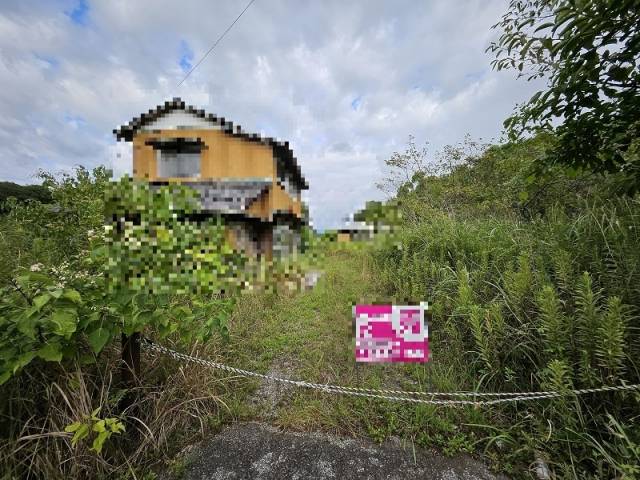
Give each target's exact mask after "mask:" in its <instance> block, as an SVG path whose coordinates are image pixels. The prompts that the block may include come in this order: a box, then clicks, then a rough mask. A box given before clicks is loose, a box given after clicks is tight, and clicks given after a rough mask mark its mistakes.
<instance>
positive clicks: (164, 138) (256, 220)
mask: <svg viewBox="0 0 640 480" xmlns="http://www.w3.org/2000/svg"><path fill="white" fill-rule="evenodd" d="M113 133H114V134H115V135H116V137H117V138H118V140H124V141H129V142H132V143H133V176H134V178H137V179H146V180H148V181H149V182H150V183H151V184H166V183H172V182H178V183H182V184H185V185H189V186H191V187H193V188H195V189H197V190H198V191H199V193H200V207H201V209H202V211H201V213H202V214H205V215H206V214H211V215H221V216H222V217H223V218H224V222H225V226H226V230H225V231H226V237H227V239H228V240H229V242H230V243H231V244H232V245H234V246H235V247H236V248H238V249H241V250H243V251H244V252H245V253H247V254H249V255H262V256H265V257H266V258H272V257H285V256H288V255H289V254H291V253H292V252H294V251H297V250H298V249H299V245H300V228H301V226H302V224H303V222H304V219H303V214H302V201H301V196H300V194H301V191H302V190H305V189H307V188H308V184H307V182H306V180H305V179H304V177H303V176H302V173H301V171H300V167H299V166H298V164H297V162H296V158H295V157H294V156H293V152H292V151H291V149H290V148H289V142H280V141H277V140H274V139H272V138H264V137H262V136H260V135H257V134H250V133H246V132H244V131H243V130H242V129H241V128H240V126H238V125H233V123H232V122H230V121H228V120H226V119H225V118H221V117H217V116H216V115H212V114H207V113H205V112H204V110H198V109H196V108H194V107H192V106H189V105H185V103H184V102H183V101H182V100H181V99H179V98H174V99H173V101H167V102H165V104H164V105H159V106H158V107H157V108H156V109H154V110H149V112H148V113H143V114H142V115H140V116H139V117H136V118H134V119H133V120H131V121H130V122H129V123H128V124H126V125H123V126H121V127H120V128H118V129H115V130H114V131H113Z"/></svg>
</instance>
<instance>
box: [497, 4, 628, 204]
mask: <svg viewBox="0 0 640 480" xmlns="http://www.w3.org/2000/svg"><path fill="white" fill-rule="evenodd" d="M639 25H640V2H639V1H638V0H525V1H522V0H512V1H511V2H510V4H509V8H508V11H507V13H505V14H504V16H503V17H502V19H501V21H500V22H498V23H497V24H496V25H494V28H497V29H499V30H500V31H501V32H502V33H501V35H500V37H499V39H498V40H497V41H496V42H493V43H491V45H490V46H489V48H488V49H487V50H488V51H490V52H492V53H494V54H495V59H494V60H493V62H492V65H493V67H494V68H495V69H497V70H502V69H508V68H515V69H517V70H518V71H519V72H520V74H519V75H520V76H526V77H527V78H528V79H534V78H538V77H544V78H547V79H548V87H547V89H546V90H544V91H539V92H537V93H536V94H535V95H533V97H531V99H529V101H528V102H526V103H525V104H524V105H522V106H521V107H520V109H519V110H518V111H517V112H516V113H515V114H514V115H512V116H511V117H509V118H508V119H507V120H506V121H505V126H506V127H507V129H508V130H509V132H510V134H511V135H512V138H517V137H519V136H521V135H522V134H523V133H524V132H527V131H539V130H541V129H542V130H551V129H553V127H554V125H558V126H557V128H556V129H555V132H556V135H557V143H556V144H555V145H553V147H552V148H550V149H549V151H548V153H547V155H545V156H544V157H542V158H541V159H540V160H541V162H540V163H539V166H540V167H542V165H552V164H563V165H569V166H570V167H571V168H574V169H576V168H578V169H581V168H586V169H589V170H591V171H595V172H608V173H621V175H620V176H621V177H622V178H623V183H622V186H623V187H624V189H625V190H626V191H629V192H634V191H637V190H638V189H639V188H640V157H639V156H638V137H639V134H640V68H639V64H638V61H639V58H640V27H639ZM540 170H541V171H542V170H543V169H542V168H540Z"/></svg>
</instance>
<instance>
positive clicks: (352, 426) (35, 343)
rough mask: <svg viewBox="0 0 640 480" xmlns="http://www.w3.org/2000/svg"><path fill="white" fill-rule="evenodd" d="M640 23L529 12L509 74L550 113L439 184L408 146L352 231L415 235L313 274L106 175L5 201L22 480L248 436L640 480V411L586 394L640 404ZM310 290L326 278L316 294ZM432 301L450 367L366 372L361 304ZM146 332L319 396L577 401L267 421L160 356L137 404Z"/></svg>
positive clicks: (213, 381)
mask: <svg viewBox="0 0 640 480" xmlns="http://www.w3.org/2000/svg"><path fill="white" fill-rule="evenodd" d="M639 11H640V8H639V6H638V4H637V2H636V1H633V0H631V1H613V0H611V1H598V2H596V1H589V0H586V1H573V0H554V1H550V0H531V1H525V2H521V1H515V0H514V1H513V2H511V9H510V11H509V13H507V14H506V15H505V16H504V17H503V19H502V21H501V22H499V23H498V24H497V27H498V28H500V29H501V30H502V32H503V33H502V36H501V37H500V38H499V39H498V41H497V42H496V43H495V44H492V46H491V47H490V48H489V49H490V50H491V51H493V52H494V53H495V54H496V57H497V58H496V61H495V62H494V66H495V68H497V69H503V68H511V67H514V68H517V69H518V70H519V71H521V72H523V73H526V72H525V67H527V68H531V69H532V71H531V72H529V75H530V76H531V77H537V76H548V77H549V80H550V84H549V90H547V91H545V92H539V93H538V94H536V95H535V96H534V97H533V98H532V99H531V100H530V101H529V102H528V103H527V104H526V105H524V106H523V107H522V108H521V109H520V110H519V111H518V112H517V113H516V114H515V115H514V116H512V117H511V118H510V119H509V120H508V121H507V123H506V126H507V128H508V129H509V131H510V133H511V134H512V141H511V142H510V143H507V144H503V145H484V144H481V143H478V142H474V141H472V140H471V139H470V138H467V139H465V141H464V142H463V143H461V144H459V145H454V146H449V147H446V148H444V149H443V150H442V151H441V152H440V153H439V154H437V155H436V157H435V158H434V159H431V158H429V157H428V152H427V151H426V150H425V149H419V148H417V147H416V145H415V143H414V142H413V139H410V141H409V145H408V148H407V150H406V151H405V152H399V153H395V154H394V155H392V156H391V157H390V158H389V159H388V161H387V166H388V167H389V175H388V176H387V177H386V178H385V179H383V180H382V181H381V184H380V187H381V188H382V189H383V190H385V191H386V192H387V193H388V194H389V195H390V196H391V199H390V200H389V201H387V202H369V203H368V204H367V205H366V207H365V209H364V210H362V211H361V212H358V213H357V214H356V215H355V219H356V220H363V221H368V222H372V223H378V224H379V223H383V224H387V225H393V226H394V227H395V230H394V231H393V233H391V234H389V235H381V236H379V237H378V238H377V239H376V240H375V241H374V242H363V243H362V244H358V243H357V242H356V243H353V244H347V245H342V246H340V245H336V242H335V241H336V232H325V233H324V234H322V235H318V234H316V233H315V232H314V231H313V230H311V229H305V230H304V232H303V246H304V250H305V254H304V256H302V257H299V258H295V259H294V261H293V262H291V261H288V262H278V263H275V264H269V265H265V264H263V263H257V262H254V261H251V260H250V259H248V258H245V257H244V256H242V255H239V254H237V253H233V252H232V251H231V249H230V248H229V247H228V246H227V245H226V244H225V241H224V235H223V230H222V228H223V226H222V224H221V223H220V222H219V221H214V220H206V221H202V220H201V219H198V216H197V215H194V199H195V197H194V195H195V193H194V192H193V191H191V190H189V189H187V188H184V187H177V186H164V187H160V188H151V187H149V185H147V184H145V183H138V182H134V181H132V180H131V179H129V178H123V179H121V180H120V181H119V182H116V183H111V182H110V175H109V172H107V171H106V170H105V169H104V168H97V169H95V170H94V171H93V172H89V171H87V170H85V169H83V168H78V169H77V170H76V172H75V173H74V174H73V175H63V176H62V177H60V178H57V177H54V176H52V175H50V174H47V173H44V172H43V173H41V174H40V177H41V179H42V180H43V188H44V189H46V192H47V194H44V193H43V191H42V190H41V189H36V190H35V193H34V192H33V191H31V193H28V194H23V193H21V192H24V191H25V190H24V189H17V190H16V189H15V188H14V187H13V186H11V185H7V184H3V185H2V186H1V187H2V188H1V189H0V190H2V192H9V193H10V194H11V195H12V196H13V197H17V198H6V199H5V196H2V197H0V199H2V200H3V203H2V211H1V212H0V213H1V215H0V385H1V386H0V388H2V395H0V470H1V471H2V472H3V474H4V475H5V477H6V478H14V477H16V478H18V477H29V478H114V476H119V477H122V478H154V477H155V474H154V473H153V471H151V470H153V468H154V467H158V470H159V469H165V470H166V469H167V467H166V466H167V464H168V465H169V469H170V470H173V471H174V473H176V474H180V473H181V472H184V470H185V468H186V463H185V460H183V459H181V457H180V456H177V457H176V455H175V454H176V453H177V452H178V451H179V450H180V449H181V447H182V446H184V445H186V444H189V443H191V442H193V441H195V440H196V439H198V438H202V436H203V435H205V434H206V433H207V432H214V431H216V430H218V429H219V428H221V427H222V426H223V425H224V424H225V423H227V422H231V421H236V420H239V419H251V418H262V419H265V420H268V421H271V422H274V423H276V424H278V425H281V426H284V427H287V428H290V429H298V430H315V429H322V430H328V431H331V432H336V433H341V434H346V435H365V436H369V437H371V438H374V439H375V440H378V441H382V440H384V439H385V438H388V437H390V436H399V437H401V438H402V439H403V440H406V441H407V442H410V443H412V444H415V445H419V446H427V447H436V448H439V449H440V450H441V451H442V452H443V453H444V454H447V455H452V454H456V453H459V452H471V453H484V454H485V455H486V456H487V457H488V458H489V459H491V460H492V466H493V467H494V468H495V469H496V470H500V471H505V472H508V473H510V474H512V475H513V476H514V477H518V478H519V477H527V476H530V466H531V465H534V464H535V463H536V462H538V461H544V462H546V463H547V464H548V465H549V466H550V468H551V469H552V471H553V473H554V475H555V478H567V479H570V478H581V479H582V478H594V479H595V478H597V479H600V478H625V479H626V478H629V479H631V478H637V477H640V467H638V465H640V426H639V425H640V392H638V391H633V390H629V391H624V392H622V391H621V392H606V393H599V394H593V395H585V396H579V397H577V396H574V395H571V394H569V390H571V389H576V388H593V387H599V386H603V385H605V386H616V385H622V384H638V383H640V369H639V365H638V360H637V359H638V358H640V331H639V323H638V322H639V315H640V248H638V247H639V246H640V197H639V196H638V193H637V191H638V171H639V170H638V158H639V157H638V145H639V143H638V125H639V119H638V111H640V109H639V108H638V107H639V106H640V105H639V103H638V78H639V77H638V68H637V58H638V49H639V48H640V42H639V41H638V25H640V21H639V18H638V12H639ZM553 122H556V124H554V123H553ZM552 125H557V126H556V127H555V128H552ZM525 133H528V134H531V136H528V137H525V136H523V134H525ZM32 190H33V189H32ZM11 192H13V193H11ZM2 195H6V193H2ZM27 197H28V198H27ZM33 197H36V198H33ZM49 201H51V204H45V203H46V202H49ZM314 258H316V259H320V262H321V263H320V265H319V266H318V264H317V263H316V262H314V260H313V259H314ZM309 268H314V269H315V268H321V269H322V271H323V276H322V278H321V279H320V281H319V283H318V285H317V286H316V287H315V288H314V289H312V290H306V291H303V292H296V286H299V284H300V283H301V275H300V274H301V273H302V272H303V271H304V270H305V269H309ZM423 300H428V301H429V302H430V304H431V305H432V309H433V312H432V313H433V322H432V324H431V325H430V340H431V349H432V352H433V357H432V358H433V360H432V361H431V362H429V363H428V364H424V365H416V364H413V365H396V364H388V365H378V364H376V365H361V364H356V363H355V362H354V352H353V340H352V330H351V325H352V323H351V315H352V305H353V304H354V303H358V302H362V303H368V302H394V303H405V302H407V301H412V302H419V301H423ZM134 332H143V333H144V334H145V335H149V336H151V337H153V338H155V339H160V340H161V341H162V343H163V344H166V345H167V346H169V347H171V348H175V349H178V350H182V351H187V352H190V353H193V354H195V355H198V356H201V357H205V358H210V359H214V360H219V361H222V362H224V363H228V364H231V365H234V366H238V367H243V368H248V369H252V370H257V371H260V372H265V373H266V372H270V373H272V374H275V375H281V376H288V377H292V378H300V379H305V380H308V381H312V382H317V383H330V384H337V385H344V386H355V387H365V388H366V387H369V388H389V389H394V390H399V389H405V390H422V391H442V392H450V391H456V390H474V391H475V390H477V391H486V392H518V391H531V390H558V391H561V392H565V393H567V395H566V396H563V397H559V398H553V399H542V400H534V401H528V402H523V403H513V404H500V405H493V406H490V407H487V408H473V407H467V406H465V407H461V408H448V407H442V406H434V405H424V404H420V405H415V404H405V403H398V402H388V401H380V400H375V399H369V398H362V397H347V396H340V395H336V394H330V393H325V392H319V391H315V390H313V391H312V390H302V389H289V390H287V391H285V392H284V393H278V394H271V398H267V399H266V402H265V399H264V398H262V399H261V396H263V393H261V389H262V388H263V386H262V385H260V384H259V383H258V382H257V381H256V380H246V379H240V378H238V377H236V376H234V377H231V378H228V377H225V375H224V374H223V373H221V372H213V371H210V370H204V367H202V366H199V365H192V364H186V363H181V364H177V363H176V362H175V361H174V360H173V359H171V358H164V357H157V356H151V355H148V356H147V355H145V357H144V376H143V379H142V381H141V382H140V384H139V385H137V386H135V387H131V385H122V384H120V383H119V381H118V376H117V375H116V374H115V372H117V371H118V368H119V367H120V366H121V365H120V362H119V358H120V351H119V348H118V346H117V342H116V340H118V339H119V337H120V336H121V334H125V335H130V334H132V333H134ZM274 395H275V396H274ZM267 397H268V395H267ZM123 399H127V401H126V402H123ZM271 401H272V402H273V404H271V405H269V402H271ZM171 457H173V458H174V459H173V460H170V461H167V459H169V458H171ZM162 465H164V467H163V466H162ZM5 472H6V473H5Z"/></svg>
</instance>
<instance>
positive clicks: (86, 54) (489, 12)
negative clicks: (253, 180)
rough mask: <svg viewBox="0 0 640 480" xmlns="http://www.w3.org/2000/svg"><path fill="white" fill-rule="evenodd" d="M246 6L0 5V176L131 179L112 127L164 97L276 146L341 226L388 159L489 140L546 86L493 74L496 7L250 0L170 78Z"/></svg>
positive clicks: (186, 1) (326, 215)
mask: <svg viewBox="0 0 640 480" xmlns="http://www.w3.org/2000/svg"><path fill="white" fill-rule="evenodd" d="M245 5H246V2H245V1H244V0H243V1H238V2H232V1H224V2H223V1H220V0H181V1H179V2H176V1H174V0H135V1H131V0H102V1H88V0H70V1H60V0H53V1H44V2H43V1H31V0H9V1H7V0H3V1H2V3H1V4H0V85H1V86H2V87H1V88H0V110H1V112H2V113H1V114H0V162H1V164H2V167H3V168H2V170H1V172H2V173H1V174H0V180H4V181H13V182H17V183H21V184H27V183H35V182H37V179H36V178H34V174H35V173H36V172H37V171H38V169H45V170H47V171H51V172H62V171H69V170H70V169H72V168H73V167H74V166H75V165H83V166H85V167H88V168H92V167H95V166H97V165H100V164H104V165H107V166H108V167H109V168H111V169H112V170H113V171H114V174H115V175H116V176H119V175H122V174H124V173H131V163H132V161H131V155H132V149H131V144H130V143H126V142H117V141H116V139H115V137H114V135H113V133H112V131H113V129H114V128H117V127H118V126H120V125H122V124H124V123H127V122H128V121H130V120H131V119H132V118H133V117H134V116H139V114H141V113H142V112H146V111H148V110H149V109H151V108H155V107H156V106H157V105H159V104H161V103H164V101H166V100H169V99H171V98H173V97H181V98H182V99H183V100H184V101H185V102H186V103H187V104H190V105H194V106H196V107H197V108H202V109H204V110H205V111H206V112H208V113H214V114H217V115H219V116H224V117H225V118H227V119H229V120H231V121H233V123H234V124H235V125H241V126H242V128H243V130H246V131H248V132H252V133H260V134H263V135H265V136H270V137H275V138H278V139H281V140H287V141H289V143H290V146H291V148H292V149H293V151H294V155H295V156H296V158H297V160H298V163H299V165H300V167H301V169H302V173H303V175H304V176H305V178H306V179H307V180H308V182H309V185H310V189H309V191H307V192H305V195H306V200H307V201H308V203H309V207H310V213H311V218H312V222H313V225H314V227H315V228H318V229H320V230H323V229H326V228H335V227H338V226H340V225H341V224H342V223H343V221H344V219H345V217H347V216H348V215H350V214H352V213H353V212H355V211H356V210H358V209H360V208H362V207H363V206H364V204H365V201H367V200H373V199H383V198H385V196H384V194H383V193H382V192H380V191H378V190H377V189H376V186H375V184H376V182H377V181H379V180H380V179H381V178H382V177H383V176H384V173H385V171H384V160H385V159H387V158H389V157H390V156H391V155H392V154H393V153H394V152H401V151H404V149H405V148H406V146H407V142H408V139H409V135H413V136H414V137H415V141H416V143H417V144H418V145H423V144H424V143H425V142H429V151H430V152H431V153H435V152H436V151H437V150H438V149H440V148H442V147H443V146H444V145H447V144H455V143H458V142H460V141H462V140H463V138H464V136H465V134H469V135H471V137H472V138H474V139H480V138H481V139H482V140H483V141H490V140H492V139H493V140H495V141H499V139H500V138H501V132H502V122H503V120H504V119H505V118H506V117H507V116H509V114H510V113H511V112H512V111H513V109H514V107H515V106H516V104H517V103H521V102H524V101H526V100H527V99H528V98H530V96H531V95H532V94H533V93H534V92H535V91H537V90H538V89H539V88H540V87H541V85H540V84H539V83H538V84H535V83H531V82H527V81H525V80H524V79H517V78H516V73H515V72H513V71H506V72H505V71H503V72H495V71H493V70H492V69H491V64H490V62H491V59H492V58H491V56H490V54H489V53H485V49H486V47H487V46H488V45H489V42H490V41H491V40H492V39H495V38H496V36H497V35H498V32H496V31H492V30H491V28H490V27H491V25H493V24H494V23H496V22H497V21H498V20H499V18H500V16H501V15H502V14H503V13H504V12H505V10H506V8H507V1H506V0H478V1H474V0H460V1H457V2H452V1H450V0H431V1H415V0H414V1H403V0H394V1H392V2H391V1H370V0H366V1H364V0H363V1H353V2H345V1H333V0H327V1H322V2H311V1H299V0H291V1H284V0H256V1H255V2H254V3H253V4H252V5H251V7H250V8H249V9H248V10H247V11H246V13H245V14H244V15H243V16H242V18H240V20H238V22H237V23H236V24H235V26H234V27H233V28H232V29H231V30H230V31H229V33H228V34H227V35H226V37H225V38H224V39H223V40H222V41H221V42H220V43H219V44H218V46H217V47H216V49H215V50H214V51H213V52H212V53H211V54H210V55H209V56H208V57H207V58H206V59H205V60H204V61H203V62H202V64H200V66H199V67H198V68H197V69H196V70H195V71H194V72H193V73H192V74H191V75H190V76H189V78H188V79H187V80H186V81H185V82H184V83H183V84H182V85H180V86H178V83H179V82H180V81H181V80H182V79H183V77H184V76H185V74H186V73H187V72H188V71H189V70H190V69H191V68H192V67H193V66H194V65H195V64H196V63H197V62H198V60H200V58H201V57H202V56H203V55H204V54H205V52H206V51H207V50H208V49H209V48H210V47H211V46H212V45H213V43H214V42H215V40H216V39H217V38H218V37H219V36H220V35H221V34H222V32H224V30H225V29H226V28H227V27H228V26H229V25H230V24H231V22H233V20H234V19H235V18H236V17H237V16H238V15H239V14H240V12H241V11H242V10H243V8H244V7H245Z"/></svg>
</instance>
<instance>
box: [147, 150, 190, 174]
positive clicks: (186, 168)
mask: <svg viewBox="0 0 640 480" xmlns="http://www.w3.org/2000/svg"><path fill="white" fill-rule="evenodd" d="M156 152H157V153H156V155H157V159H158V177H161V178H186V177H188V178H199V177H200V153H186V152H176V151H171V150H156Z"/></svg>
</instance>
